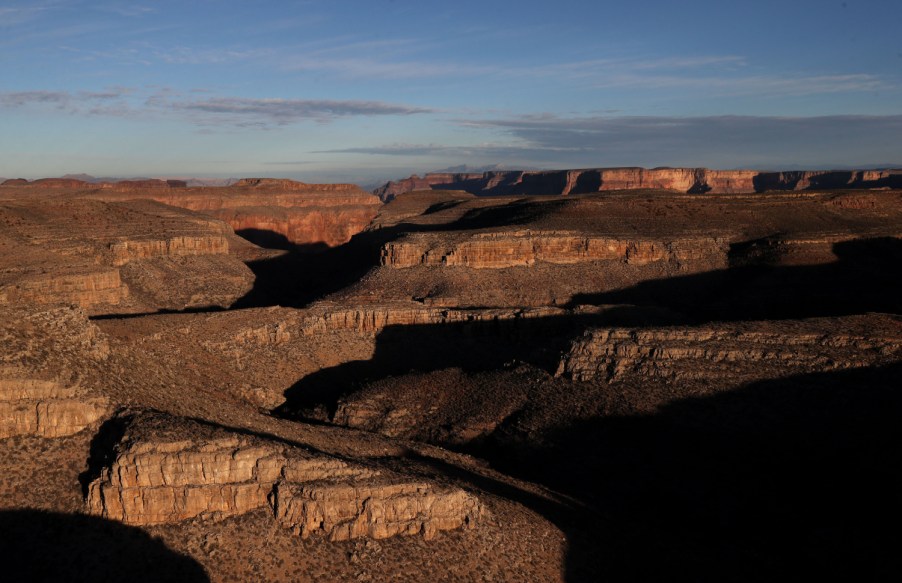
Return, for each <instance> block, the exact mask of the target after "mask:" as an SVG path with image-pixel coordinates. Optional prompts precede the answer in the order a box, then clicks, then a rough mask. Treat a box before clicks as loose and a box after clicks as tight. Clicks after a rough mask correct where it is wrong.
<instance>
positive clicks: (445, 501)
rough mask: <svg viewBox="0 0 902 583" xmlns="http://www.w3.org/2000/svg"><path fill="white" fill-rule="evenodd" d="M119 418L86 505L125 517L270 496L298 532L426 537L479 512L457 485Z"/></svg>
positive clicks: (176, 518)
mask: <svg viewBox="0 0 902 583" xmlns="http://www.w3.org/2000/svg"><path fill="white" fill-rule="evenodd" d="M123 422H125V423H128V424H129V428H128V429H126V431H125V433H124V435H123V437H122V440H121V441H120V444H119V446H118V447H117V449H116V455H115V459H114V460H113V461H112V463H111V465H110V466H108V467H104V468H103V469H102V470H101V472H100V475H99V476H98V477H97V478H96V479H95V480H94V481H93V482H91V484H90V485H89V487H88V494H87V505H88V508H89V510H90V512H91V513H93V514H96V515H99V516H103V517H105V518H113V519H116V520H120V521H122V522H124V523H126V524H135V525H154V524H169V523H176V522H181V521H184V520H187V519H190V518H194V517H197V516H201V517H213V518H217V519H221V518H224V517H228V516H234V515H239V514H244V513H247V512H251V511H253V510H256V509H259V508H263V507H265V506H266V505H267V504H270V505H271V506H272V508H273V511H274V514H275V518H276V520H278V521H279V522H280V523H281V524H282V525H283V526H285V527H286V528H290V529H292V530H293V531H294V532H295V533H296V534H300V535H301V536H303V537H304V538H306V537H308V536H310V534H311V533H314V532H318V531H322V532H323V533H325V534H326V535H327V536H328V537H329V538H330V540H333V541H341V540H349V539H352V538H358V537H361V536H369V537H371V538H375V539H382V538H388V537H392V536H396V535H401V534H408V535H410V534H420V533H422V534H423V535H424V536H425V537H426V538H427V540H428V539H431V538H434V537H435V534H436V532H438V531H440V530H451V529H455V528H460V527H462V526H467V527H469V528H474V527H475V525H476V520H477V518H478V516H479V515H480V513H481V512H482V510H481V505H480V503H479V501H478V500H477V499H476V498H475V497H474V496H472V495H469V494H466V493H465V492H463V491H462V490H459V489H453V488H441V487H435V486H432V485H430V484H428V483H411V482H398V481H397V479H396V480H395V481H394V482H392V481H388V482H386V481H385V480H384V479H379V472H378V471H374V470H372V469H369V468H366V467H363V466H355V465H349V464H347V463H345V462H342V461H340V460H338V459H336V458H330V457H328V456H322V455H320V456H311V455H310V454H307V453H306V452H304V451H303V450H300V449H297V448H290V447H289V448H286V447H285V446H280V445H278V444H277V443H272V442H266V441H265V440H260V439H253V438H249V437H241V436H238V435H229V434H228V433H227V432H223V431H216V430H211V429H208V428H204V427H198V426H196V425H195V426H193V427H192V426H191V424H184V423H182V424H181V425H182V427H179V424H178V423H177V422H175V421H174V420H169V419H165V418H162V417H160V416H159V415H147V414H139V415H138V416H137V417H135V418H132V419H129V420H124V421H123ZM173 438H176V440H175V441H173ZM179 438H180V439H179Z"/></svg>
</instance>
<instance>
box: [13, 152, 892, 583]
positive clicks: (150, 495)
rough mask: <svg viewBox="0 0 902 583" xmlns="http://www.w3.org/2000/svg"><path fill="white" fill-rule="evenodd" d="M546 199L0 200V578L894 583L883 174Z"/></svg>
mask: <svg viewBox="0 0 902 583" xmlns="http://www.w3.org/2000/svg"><path fill="white" fill-rule="evenodd" d="M579 172H580V173H582V174H576V175H573V176H571V177H567V176H563V177H562V176H560V175H558V174H554V173H545V174H543V175H542V176H539V174H541V173H538V174H536V173H534V174H535V176H533V177H527V176H525V175H523V176H520V177H519V178H516V180H519V181H520V182H516V180H514V179H511V180H508V178H505V177H504V176H501V174H500V173H498V174H497V177H498V180H497V182H496V184H495V186H493V187H492V188H496V187H497V188H498V189H501V190H497V191H493V192H481V193H482V194H489V193H491V194H498V196H491V197H488V196H475V195H474V194H471V193H468V192H464V191H462V190H445V189H442V188H433V189H426V190H418V191H415V192H405V193H399V194H396V195H395V196H394V198H393V199H392V200H391V202H389V203H387V204H381V203H380V202H379V201H378V199H377V198H376V197H375V196H372V195H368V194H366V193H362V192H361V191H359V190H357V189H356V188H354V187H348V186H344V185H336V186H334V187H330V186H312V185H303V184H300V183H295V182H291V181H277V180H264V179H249V180H244V181H241V182H239V183H237V184H236V185H234V186H230V187H223V188H186V187H184V186H183V185H179V184H177V183H176V184H170V183H164V182H159V181H149V182H146V183H141V184H127V183H117V184H107V185H89V184H86V183H82V182H79V181H77V180H70V179H58V180H50V181H34V182H25V183H16V184H9V185H6V186H2V187H0V248H2V251H3V254H2V260H0V344H2V345H3V346H4V349H3V351H2V352H0V525H2V526H3V527H4V528H3V529H0V530H3V533H0V544H3V545H4V548H12V549H15V550H16V554H17V555H18V556H21V557H24V559H23V560H22V561H19V562H16V563H13V567H12V568H13V573H15V574H16V575H18V574H19V573H21V576H19V577H17V578H22V579H28V578H29V577H31V578H38V579H40V577H41V576H43V575H42V574H44V575H46V577H45V578H53V577H54V575H55V576H56V577H57V578H58V577H59V575H58V573H59V569H57V568H56V567H55V566H52V565H50V566H41V565H40V564H37V565H35V564H34V563H40V562H39V561H35V560H33V559H34V557H36V556H47V557H59V561H60V564H61V565H71V568H72V569H74V571H73V573H71V575H72V576H71V577H70V578H73V579H76V580H78V579H87V578H89V577H90V576H91V575H90V574H86V573H87V572H88V571H90V573H97V574H98V575H97V576H99V577H101V578H103V577H104V575H105V574H108V573H109V572H110V570H111V569H113V567H115V568H116V569H118V570H119V571H118V572H124V573H125V574H127V575H129V577H128V578H129V579H130V580H131V579H135V580H141V578H142V577H144V578H147V577H146V573H148V572H149V573H154V574H157V573H158V574H159V575H160V578H161V579H166V578H167V577H169V578H171V579H173V580H213V581H230V580H256V579H259V580H272V581H297V580H322V581H348V580H360V581H381V580H386V581H389V580H390V581H424V580H430V581H432V580H434V581H482V580H494V581H568V582H573V581H599V580H612V581H635V580H670V579H686V580H693V581H722V580H731V581H761V580H770V579H780V578H782V577H785V575H786V573H795V572H797V571H799V572H801V571H803V570H804V572H805V573H806V574H807V575H808V576H809V577H811V576H813V577H827V576H833V577H836V576H837V575H839V576H841V577H844V578H847V579H856V580H857V579H868V580H895V579H896V578H897V577H896V575H897V574H898V573H899V572H900V571H899V563H898V557H897V555H898V553H897V549H896V547H897V544H896V542H895V540H894V539H893V538H892V537H887V536H885V535H884V534H883V533H884V532H887V531H892V529H894V528H895V525H896V524H897V522H898V520H899V519H900V518H902V516H899V513H898V511H897V510H895V509H894V508H895V505H893V504H891V501H892V500H893V499H894V498H895V497H896V492H897V491H898V490H899V488H900V486H902V471H900V468H902V459H900V454H899V452H898V451H897V450H898V448H897V447H896V444H897V443H899V441H900V439H902V435H900V431H902V430H900V428H902V392H900V390H899V387H900V386H902V371H900V365H902V276H900V273H899V269H898V266H899V265H900V262H902V191H900V190H892V189H885V188H883V187H884V186H887V185H890V186H891V184H888V183H886V181H887V180H889V181H891V180H895V178H892V176H895V175H886V176H884V175H879V176H878V175H874V176H870V175H867V176H865V175H864V174H862V175H860V176H858V177H852V178H850V179H849V180H851V182H848V181H847V182H846V183H845V184H847V185H848V184H852V185H857V186H862V187H867V188H870V187H873V188H872V189H864V188H863V189H858V190H835V191H834V190H831V189H824V188H821V187H820V186H817V185H818V184H820V185H821V186H823V185H827V186H831V187H832V185H833V184H834V183H832V182H830V183H829V184H828V182H829V180H833V178H819V176H822V175H815V174H811V175H808V176H802V175H800V176H797V177H794V178H793V177H789V176H788V175H784V176H782V177H780V178H779V180H778V182H779V184H783V185H789V184H790V183H792V185H791V187H789V186H787V188H785V189H782V190H786V192H767V193H754V192H751V193H746V192H744V191H743V189H744V188H745V186H743V185H745V184H748V181H752V185H753V187H754V186H755V181H756V180H757V181H759V183H760V184H765V183H763V182H760V181H761V180H762V178H761V176H762V175H757V176H752V175H746V174H741V175H736V176H727V175H726V174H721V175H716V174H715V173H711V171H698V170H667V171H666V172H671V175H667V174H666V172H665V171H664V170H650V171H641V172H640V173H639V175H636V174H635V172H634V171H633V170H632V169H625V170H616V171H614V170H611V171H609V170H604V171H579ZM591 172H596V173H597V176H598V177H599V181H601V179H602V178H601V176H602V174H604V175H605V176H606V178H604V180H606V181H607V184H608V185H614V184H617V185H619V186H618V187H617V188H613V186H612V189H613V190H617V191H618V192H605V193H604V194H602V195H599V194H581V193H582V192H588V190H586V189H589V186H591V185H592V184H594V182H593V180H595V179H594V178H592V175H591V174H585V173H591ZM618 172H620V174H617V173H618ZM642 173H645V174H642ZM478 176H479V177H480V178H478V179H477V178H473V180H474V181H476V182H479V181H482V180H483V179H484V177H486V176H487V175H482V174H480V175H478ZM494 176H495V175H493V177H491V179H492V180H495V177H494ZM505 176H507V177H509V176H510V175H508V174H505ZM823 176H826V175H823ZM562 178H563V179H566V180H571V179H572V180H571V182H572V184H571V185H570V186H569V187H568V186H567V184H568V183H567V182H566V180H565V181H564V182H563V183H562V184H563V186H562V187H561V188H558V187H557V186H554V184H557V183H555V182H554V181H557V180H559V179H562ZM455 180H458V179H457V178H455ZM505 180H508V182H505ZM545 180H548V182H547V183H545V182H542V181H545ZM818 180H820V181H821V182H818ZM530 181H533V182H530ZM718 181H719V182H718ZM780 181H782V182H780ZM793 181H795V182H793ZM445 184H446V185H448V186H449V187H450V186H451V185H452V182H448V183H445ZM454 184H456V183H454ZM474 184H475V182H474ZM527 184H532V185H538V186H536V187H537V188H539V189H540V192H529V193H528V194H530V196H525V194H527V193H526V192H521V191H520V190H517V189H518V188H525V186H523V185H527ZM700 184H704V185H707V187H710V188H707V187H706V188H697V186H698V185H700ZM837 184H838V183H837ZM718 185H719V186H718ZM419 186H420V187H423V186H425V185H422V184H421V185H419ZM504 188H508V190H503V189H504ZM529 188H530V189H531V188H533V186H530V187H529ZM594 188H595V190H591V189H589V190H591V192H596V191H598V190H604V189H605V188H604V185H603V184H601V182H599V184H598V185H595V187H594ZM635 188H640V189H642V190H639V191H632V192H631V190H632V189H635ZM756 189H758V188H757V187H755V188H753V190H756ZM761 189H762V190H769V191H770V190H781V188H777V187H770V186H767V187H765V188H761ZM489 190H491V189H489ZM565 190H566V193H567V194H569V196H567V197H561V196H560V194H561V193H564V191H565ZM623 190H626V191H627V192H623ZM677 191H679V192H677ZM690 191H691V192H690ZM715 192H716V193H719V194H714V193H715ZM148 199H150V200H148ZM280 213H282V214H280ZM242 217H243V218H242ZM280 217H281V218H280ZM245 219H247V222H243V221H245ZM283 219H284V220H283ZM267 221H269V222H267ZM236 232H237V233H238V235H244V236H246V237H247V239H249V240H245V239H242V238H241V237H239V236H238V235H236ZM254 243H256V244H254ZM258 245H259V246H258ZM875 523H876V525H877V527H879V528H875V527H874V526H875ZM61 529H62V530H61ZM72 529H79V532H81V533H83V535H84V537H85V538H84V542H83V543H76V542H73V541H71V540H68V539H69V538H71V537H67V535H66V533H68V532H69V531H71V530H72ZM3 537H7V538H9V537H12V538H13V539H15V540H11V541H6V540H4V539H3ZM111 539H115V542H111ZM21 541H27V542H28V544H27V545H26V544H25V542H21ZM91 544H97V545H100V546H101V547H102V548H103V549H108V550H109V552H110V553H116V554H117V555H119V556H117V557H109V556H108V558H107V561H106V563H104V565H107V566H105V567H103V568H101V567H98V566H97V565H96V564H95V562H94V561H93V560H87V559H85V558H84V557H82V556H80V553H81V551H80V549H84V548H85V547H89V546H90V545H91ZM67 549H74V550H72V551H71V552H70V551H69V550H67ZM76 551H77V552H76ZM85 552H87V551H85ZM97 552H100V553H103V552H104V551H103V550H101V551H97ZM103 556H107V555H103ZM142 556H143V557H148V559H146V560H145V562H141V561H142V560H143V559H135V557H142ZM146 561H151V562H152V563H153V564H147V562H146ZM60 568H62V567H60ZM104 569H106V570H104ZM110 577H113V578H115V577H116V575H110ZM119 577H120V578H122V577H121V574H120V575H119Z"/></svg>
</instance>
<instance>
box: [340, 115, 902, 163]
mask: <svg viewBox="0 0 902 583" xmlns="http://www.w3.org/2000/svg"><path fill="white" fill-rule="evenodd" d="M458 123H459V124H460V125H462V126H464V127H468V128H472V129H478V130H480V131H483V132H484V131H487V130H488V131H495V132H498V133H499V134H500V136H501V137H505V138H506V141H505V140H502V139H499V140H498V141H496V142H494V143H482V144H477V145H474V146H459V145H442V144H422V145H418V144H389V145H384V146H375V147H358V148H345V149H340V150H329V151H328V152H329V153H343V154H370V155H381V156H410V157H416V156H434V155H441V156H444V157H446V158H448V159H451V160H459V161H467V160H482V161H492V162H496V163H512V164H518V163H519V164H536V165H539V166H543V167H578V166H583V167H590V166H621V165H627V166H629V165H644V166H659V165H671V166H705V165H707V166H713V167H735V166H737V165H738V166H749V167H762V166H769V167H773V168H781V167H785V166H786V165H787V164H805V163H806V162H807V161H809V160H810V163H811V164H817V161H818V160H824V159H829V160H833V161H834V163H836V164H840V163H856V162H859V161H860V162H866V161H867V160H883V161H884V162H893V161H898V160H900V159H902V144H900V143H899V141H898V139H897V136H898V135H902V115H895V116H893V115H890V116H861V115H836V116H818V117H775V116H770V117H768V116H703V117H648V116H636V117H605V116H599V117H575V118H561V117H558V116H555V115H551V114H537V115H529V116H519V117H513V118H507V119H490V120H459V121H458ZM737 161H739V163H738V164H737Z"/></svg>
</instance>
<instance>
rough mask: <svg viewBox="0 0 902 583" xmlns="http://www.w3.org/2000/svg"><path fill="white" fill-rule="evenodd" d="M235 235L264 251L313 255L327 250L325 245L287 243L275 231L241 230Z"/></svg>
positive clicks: (285, 239)
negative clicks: (263, 248)
mask: <svg viewBox="0 0 902 583" xmlns="http://www.w3.org/2000/svg"><path fill="white" fill-rule="evenodd" d="M235 234H236V235H238V236H239V237H241V238H243V239H247V240H248V241H250V242H251V243H253V244H254V245H257V246H259V247H265V248H266V249H282V250H285V251H295V252H299V253H314V252H317V251H325V250H326V249H328V248H329V246H328V245H326V244H325V243H310V244H306V245H297V244H295V243H292V242H291V241H289V240H288V237H286V236H285V235H283V234H282V233H276V232H275V231H270V230H267V229H241V230H239V231H235Z"/></svg>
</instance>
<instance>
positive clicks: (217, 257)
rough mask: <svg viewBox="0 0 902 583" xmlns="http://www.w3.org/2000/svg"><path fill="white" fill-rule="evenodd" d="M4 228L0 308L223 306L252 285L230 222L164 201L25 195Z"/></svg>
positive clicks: (3, 213) (0, 233) (7, 214)
mask: <svg viewBox="0 0 902 583" xmlns="http://www.w3.org/2000/svg"><path fill="white" fill-rule="evenodd" d="M0 221H2V223H0V225H2V228H0V251H2V255H0V304H5V305H11V304H13V305H14V304H36V305H52V304H72V305H77V306H79V307H82V308H84V309H86V310H88V311H89V312H91V313H92V314H113V313H129V312H141V311H157V310H160V309H170V310H181V309H185V308H190V307H202V306H223V307H224V306H228V305H231V304H232V303H233V302H235V301H236V300H237V299H238V298H240V297H241V296H243V295H244V294H246V293H247V292H248V291H249V290H250V288H251V285H252V283H253V277H254V276H253V273H252V272H251V271H250V269H248V268H247V267H246V266H245V265H244V264H243V263H242V262H241V261H240V260H239V259H238V258H237V257H235V256H234V255H233V254H232V246H233V244H234V245H236V246H237V247H239V248H240V247H241V246H249V245H248V244H247V243H246V242H245V241H243V240H242V239H240V238H238V237H236V236H235V234H234V233H233V231H232V230H231V228H229V227H228V225H226V224H224V223H222V222H220V221H217V220H214V219H210V218H207V217H203V216H201V215H197V214H195V213H191V212H189V211H183V210H181V209H175V208H172V207H168V206H165V205H162V204H159V203H154V202H150V201H128V202H118V203H107V202H101V201H98V200H85V199H81V198H74V199H67V198H63V199H60V198H50V199H43V198H41V197H31V198H27V197H22V198H18V199H16V200H14V201H9V202H3V203H2V204H0Z"/></svg>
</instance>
